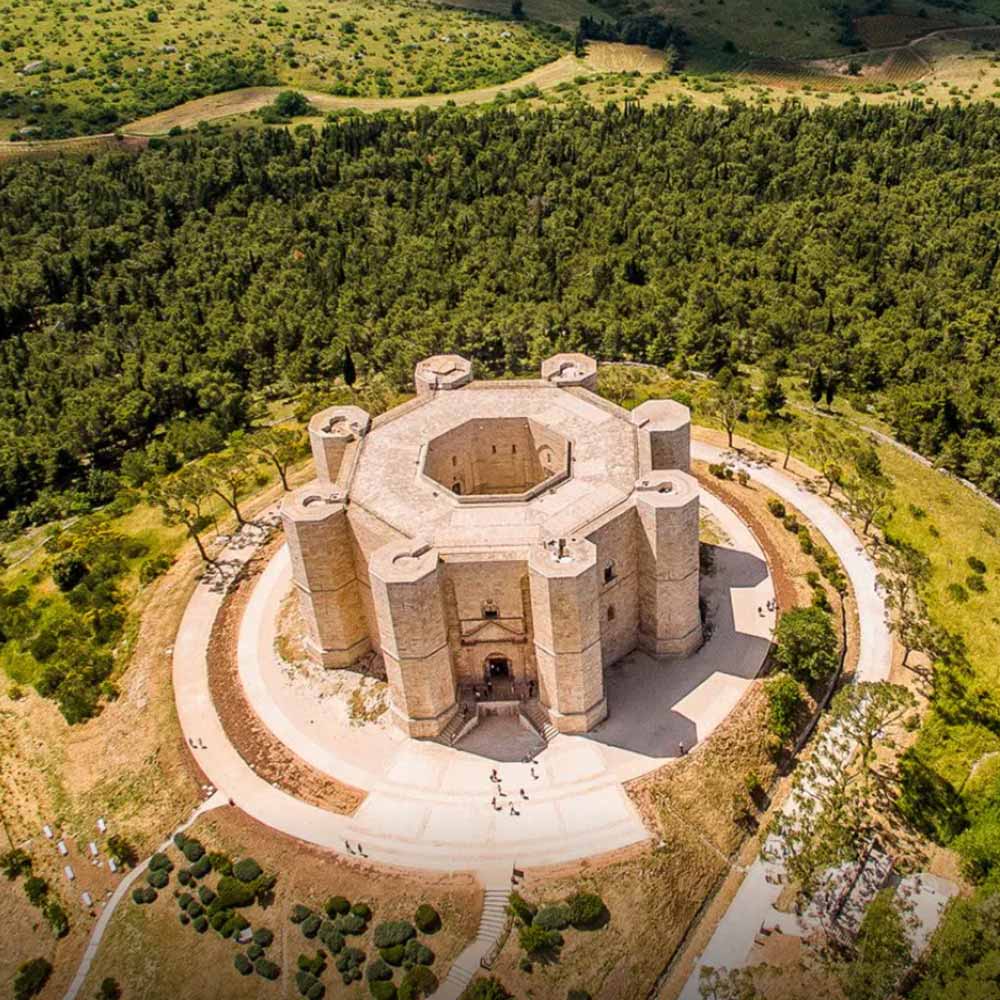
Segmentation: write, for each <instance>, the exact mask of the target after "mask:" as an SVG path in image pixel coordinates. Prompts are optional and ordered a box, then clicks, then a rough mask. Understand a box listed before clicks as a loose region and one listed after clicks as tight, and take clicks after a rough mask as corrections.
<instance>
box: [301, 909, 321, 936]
mask: <svg viewBox="0 0 1000 1000" xmlns="http://www.w3.org/2000/svg"><path fill="white" fill-rule="evenodd" d="M319 925H320V919H319V917H318V916H316V914H315V913H311V914H310V915H309V916H308V917H306V919H305V920H303V921H302V933H303V934H305V936H306V937H307V938H314V937H316V934H317V932H318V931H319Z"/></svg>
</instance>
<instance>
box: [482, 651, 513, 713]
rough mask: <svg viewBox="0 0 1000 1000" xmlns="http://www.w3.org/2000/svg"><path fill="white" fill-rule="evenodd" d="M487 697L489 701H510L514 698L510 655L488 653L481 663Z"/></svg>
mask: <svg viewBox="0 0 1000 1000" xmlns="http://www.w3.org/2000/svg"><path fill="white" fill-rule="evenodd" d="M483 675H484V679H485V681H486V692H487V697H488V699H489V700H490V701H510V700H513V699H514V671H513V669H512V667H511V662H510V657H508V656H504V655H503V654H502V653H490V655H489V656H487V657H486V662H485V664H484V665H483Z"/></svg>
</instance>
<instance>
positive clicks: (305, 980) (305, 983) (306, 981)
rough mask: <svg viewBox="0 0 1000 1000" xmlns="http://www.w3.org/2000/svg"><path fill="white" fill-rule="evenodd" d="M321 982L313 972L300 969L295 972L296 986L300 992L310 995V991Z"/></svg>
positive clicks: (305, 995)
mask: <svg viewBox="0 0 1000 1000" xmlns="http://www.w3.org/2000/svg"><path fill="white" fill-rule="evenodd" d="M318 982H319V980H318V979H317V978H316V977H315V976H314V975H313V974H312V973H311V972H305V971H303V970H302V969H300V970H299V971H298V972H296V973H295V988H296V989H297V990H298V991H299V993H300V994H301V995H302V996H304V997H307V996H309V991H310V990H311V989H312V988H313V987H314V986H315V985H316V984H317V983H318Z"/></svg>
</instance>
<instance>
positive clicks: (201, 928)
mask: <svg viewBox="0 0 1000 1000" xmlns="http://www.w3.org/2000/svg"><path fill="white" fill-rule="evenodd" d="M191 926H192V927H193V928H194V929H195V930H196V931H197V932H198V933H199V934H204V933H205V931H207V930H208V917H206V916H205V915H204V914H202V915H201V916H200V917H197V918H196V919H194V920H192V921H191Z"/></svg>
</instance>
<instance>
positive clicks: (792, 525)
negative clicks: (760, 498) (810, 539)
mask: <svg viewBox="0 0 1000 1000" xmlns="http://www.w3.org/2000/svg"><path fill="white" fill-rule="evenodd" d="M781 523H782V524H783V525H784V526H785V531H790V532H792V534H796V533H797V532H798V530H799V528H800V527H801V525H800V524H799V519H798V518H797V517H796V516H795V515H794V514H786V515H785V516H784V517H783V518H782V519H781Z"/></svg>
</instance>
